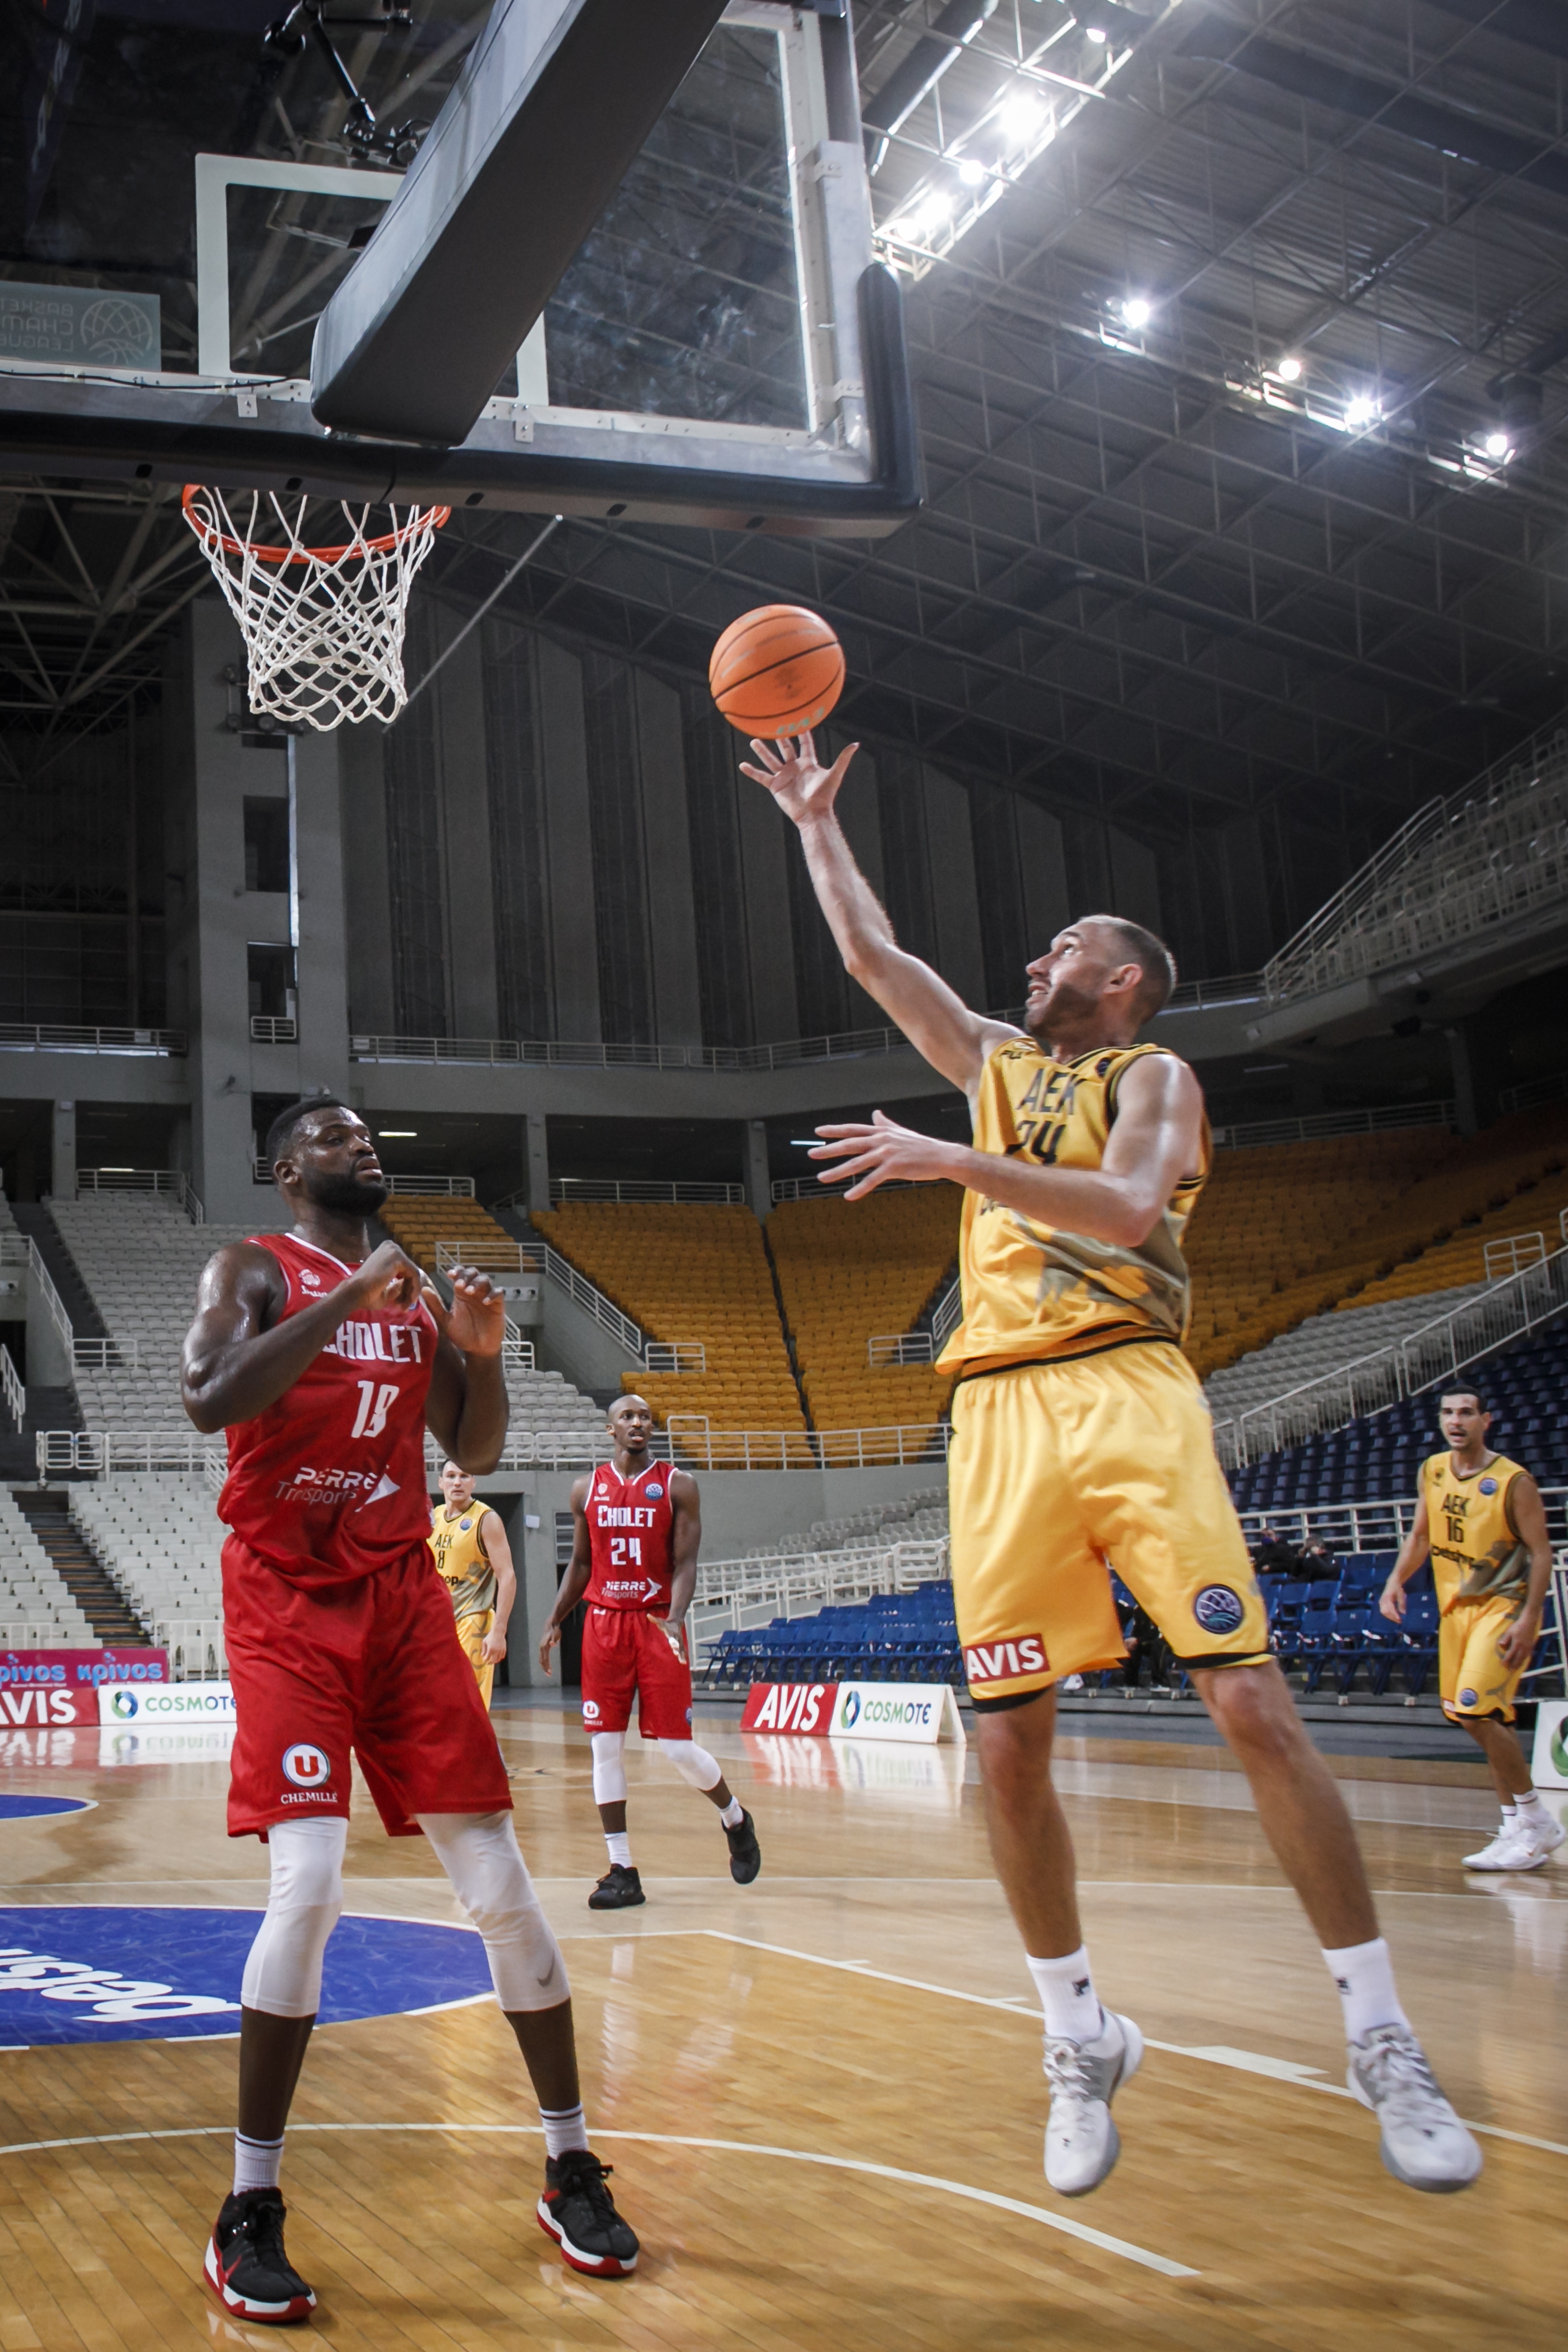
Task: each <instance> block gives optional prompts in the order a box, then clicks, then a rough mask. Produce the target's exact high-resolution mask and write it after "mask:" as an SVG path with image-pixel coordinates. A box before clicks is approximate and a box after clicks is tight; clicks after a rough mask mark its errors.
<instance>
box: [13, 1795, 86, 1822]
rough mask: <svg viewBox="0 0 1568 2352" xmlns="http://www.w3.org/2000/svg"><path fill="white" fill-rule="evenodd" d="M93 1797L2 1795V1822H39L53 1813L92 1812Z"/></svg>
mask: <svg viewBox="0 0 1568 2352" xmlns="http://www.w3.org/2000/svg"><path fill="white" fill-rule="evenodd" d="M95 1802H96V1800H95V1799H93V1798H91V1797H29V1796H16V1797H0V1822H37V1821H42V1820H43V1819H44V1818H45V1817H46V1815H47V1814H51V1813H90V1812H91V1811H92V1810H93V1806H94V1804H95Z"/></svg>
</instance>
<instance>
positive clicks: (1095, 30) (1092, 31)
mask: <svg viewBox="0 0 1568 2352" xmlns="http://www.w3.org/2000/svg"><path fill="white" fill-rule="evenodd" d="M1083 30H1084V37H1085V39H1086V40H1090V41H1098V42H1100V45H1101V47H1103V46H1104V44H1105V43H1106V42H1107V41H1108V40H1109V39H1110V34H1109V33H1108V32H1107V31H1106V29H1105V27H1104V26H1103V25H1086V26H1084V28H1083Z"/></svg>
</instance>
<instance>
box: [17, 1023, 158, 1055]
mask: <svg viewBox="0 0 1568 2352" xmlns="http://www.w3.org/2000/svg"><path fill="white" fill-rule="evenodd" d="M7 1049H8V1050H9V1051H11V1052H12V1053H18V1052H19V1053H32V1054H161V1055H171V1054H185V1053H188V1052H189V1051H190V1039H189V1038H188V1037H187V1035H186V1034H185V1032H184V1030H183V1029H132V1028H124V1029H121V1028H114V1027H110V1028H91V1027H85V1028H84V1027H82V1026H81V1025H80V1024H76V1023H71V1022H60V1021H0V1051H4V1050H7Z"/></svg>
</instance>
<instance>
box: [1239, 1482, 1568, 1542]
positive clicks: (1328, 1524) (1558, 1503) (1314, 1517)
mask: <svg viewBox="0 0 1568 2352" xmlns="http://www.w3.org/2000/svg"><path fill="white" fill-rule="evenodd" d="M1541 1497H1542V1502H1543V1503H1544V1505H1545V1507H1546V1530H1547V1533H1548V1535H1549V1536H1550V1537H1551V1538H1552V1542H1553V1543H1554V1544H1560V1543H1563V1542H1564V1541H1568V1486H1543V1487H1542V1490H1541ZM1418 1508H1419V1497H1418V1496H1415V1495H1390V1496H1379V1497H1378V1498H1377V1499H1376V1500H1374V1501H1368V1502H1363V1503H1311V1504H1281V1505H1280V1506H1279V1508H1278V1509H1277V1510H1267V1511H1266V1510H1247V1511H1242V1512H1239V1513H1238V1514H1237V1516H1238V1517H1239V1518H1240V1520H1241V1531H1242V1533H1243V1535H1244V1536H1245V1537H1246V1538H1247V1542H1248V1543H1249V1544H1251V1543H1255V1542H1256V1541H1257V1540H1258V1537H1259V1536H1261V1535H1262V1533H1263V1531H1264V1529H1265V1528H1273V1529H1274V1531H1275V1533H1276V1534H1277V1535H1281V1536H1284V1537H1285V1538H1287V1539H1288V1540H1289V1542H1292V1543H1295V1542H1298V1541H1299V1542H1305V1541H1306V1539H1307V1538H1308V1537H1309V1536H1314V1537H1316V1536H1321V1538H1322V1539H1323V1541H1324V1542H1325V1543H1326V1544H1327V1545H1328V1546H1329V1547H1330V1549H1331V1550H1333V1551H1336V1552H1347V1551H1397V1550H1398V1549H1399V1547H1400V1545H1401V1544H1402V1543H1403V1542H1404V1541H1405V1537H1406V1536H1407V1535H1408V1534H1409V1533H1410V1530H1411V1528H1412V1527H1413V1526H1414V1524H1415V1513H1416V1511H1417V1509H1418Z"/></svg>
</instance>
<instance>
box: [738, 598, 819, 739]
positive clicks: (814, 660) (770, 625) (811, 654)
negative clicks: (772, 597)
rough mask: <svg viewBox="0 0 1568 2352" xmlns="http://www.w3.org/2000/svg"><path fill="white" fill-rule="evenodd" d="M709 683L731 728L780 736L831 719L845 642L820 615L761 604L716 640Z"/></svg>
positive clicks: (801, 608) (798, 732)
mask: <svg viewBox="0 0 1568 2352" xmlns="http://www.w3.org/2000/svg"><path fill="white" fill-rule="evenodd" d="M708 684H709V688H710V691H711V693H712V696H713V699H714V701H715V702H716V703H717V704H718V706H719V708H720V709H721V711H722V712H723V714H724V716H725V718H726V719H728V720H729V722H730V724H731V727H738V728H739V729H740V730H741V732H742V735H761V736H763V737H765V738H766V739H767V740H769V741H770V742H776V741H777V740H779V738H780V737H781V736H784V735H802V734H804V733H805V730H807V729H808V728H811V727H819V726H820V725H821V723H822V721H823V720H824V719H826V716H827V714H828V712H829V711H830V710H831V709H833V706H834V704H835V703H836V702H837V699H838V698H839V696H840V695H841V694H842V693H843V691H844V648H843V646H841V645H840V644H839V642H838V640H837V637H836V636H835V635H834V634H833V631H832V630H831V629H830V628H829V627H828V625H827V623H826V621H825V620H824V619H823V618H822V617H821V615H820V614H817V613H808V612H806V611H805V607H804V606H802V605H800V604H759V605H758V607H757V609H756V611H755V612H754V613H742V615H741V617H740V619H739V620H738V621H731V624H730V625H729V627H728V628H727V629H726V630H725V632H724V634H723V635H722V636H721V638H720V640H719V642H718V644H717V645H716V646H714V648H713V656H712V659H711V660H710V663H709V665H708Z"/></svg>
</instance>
